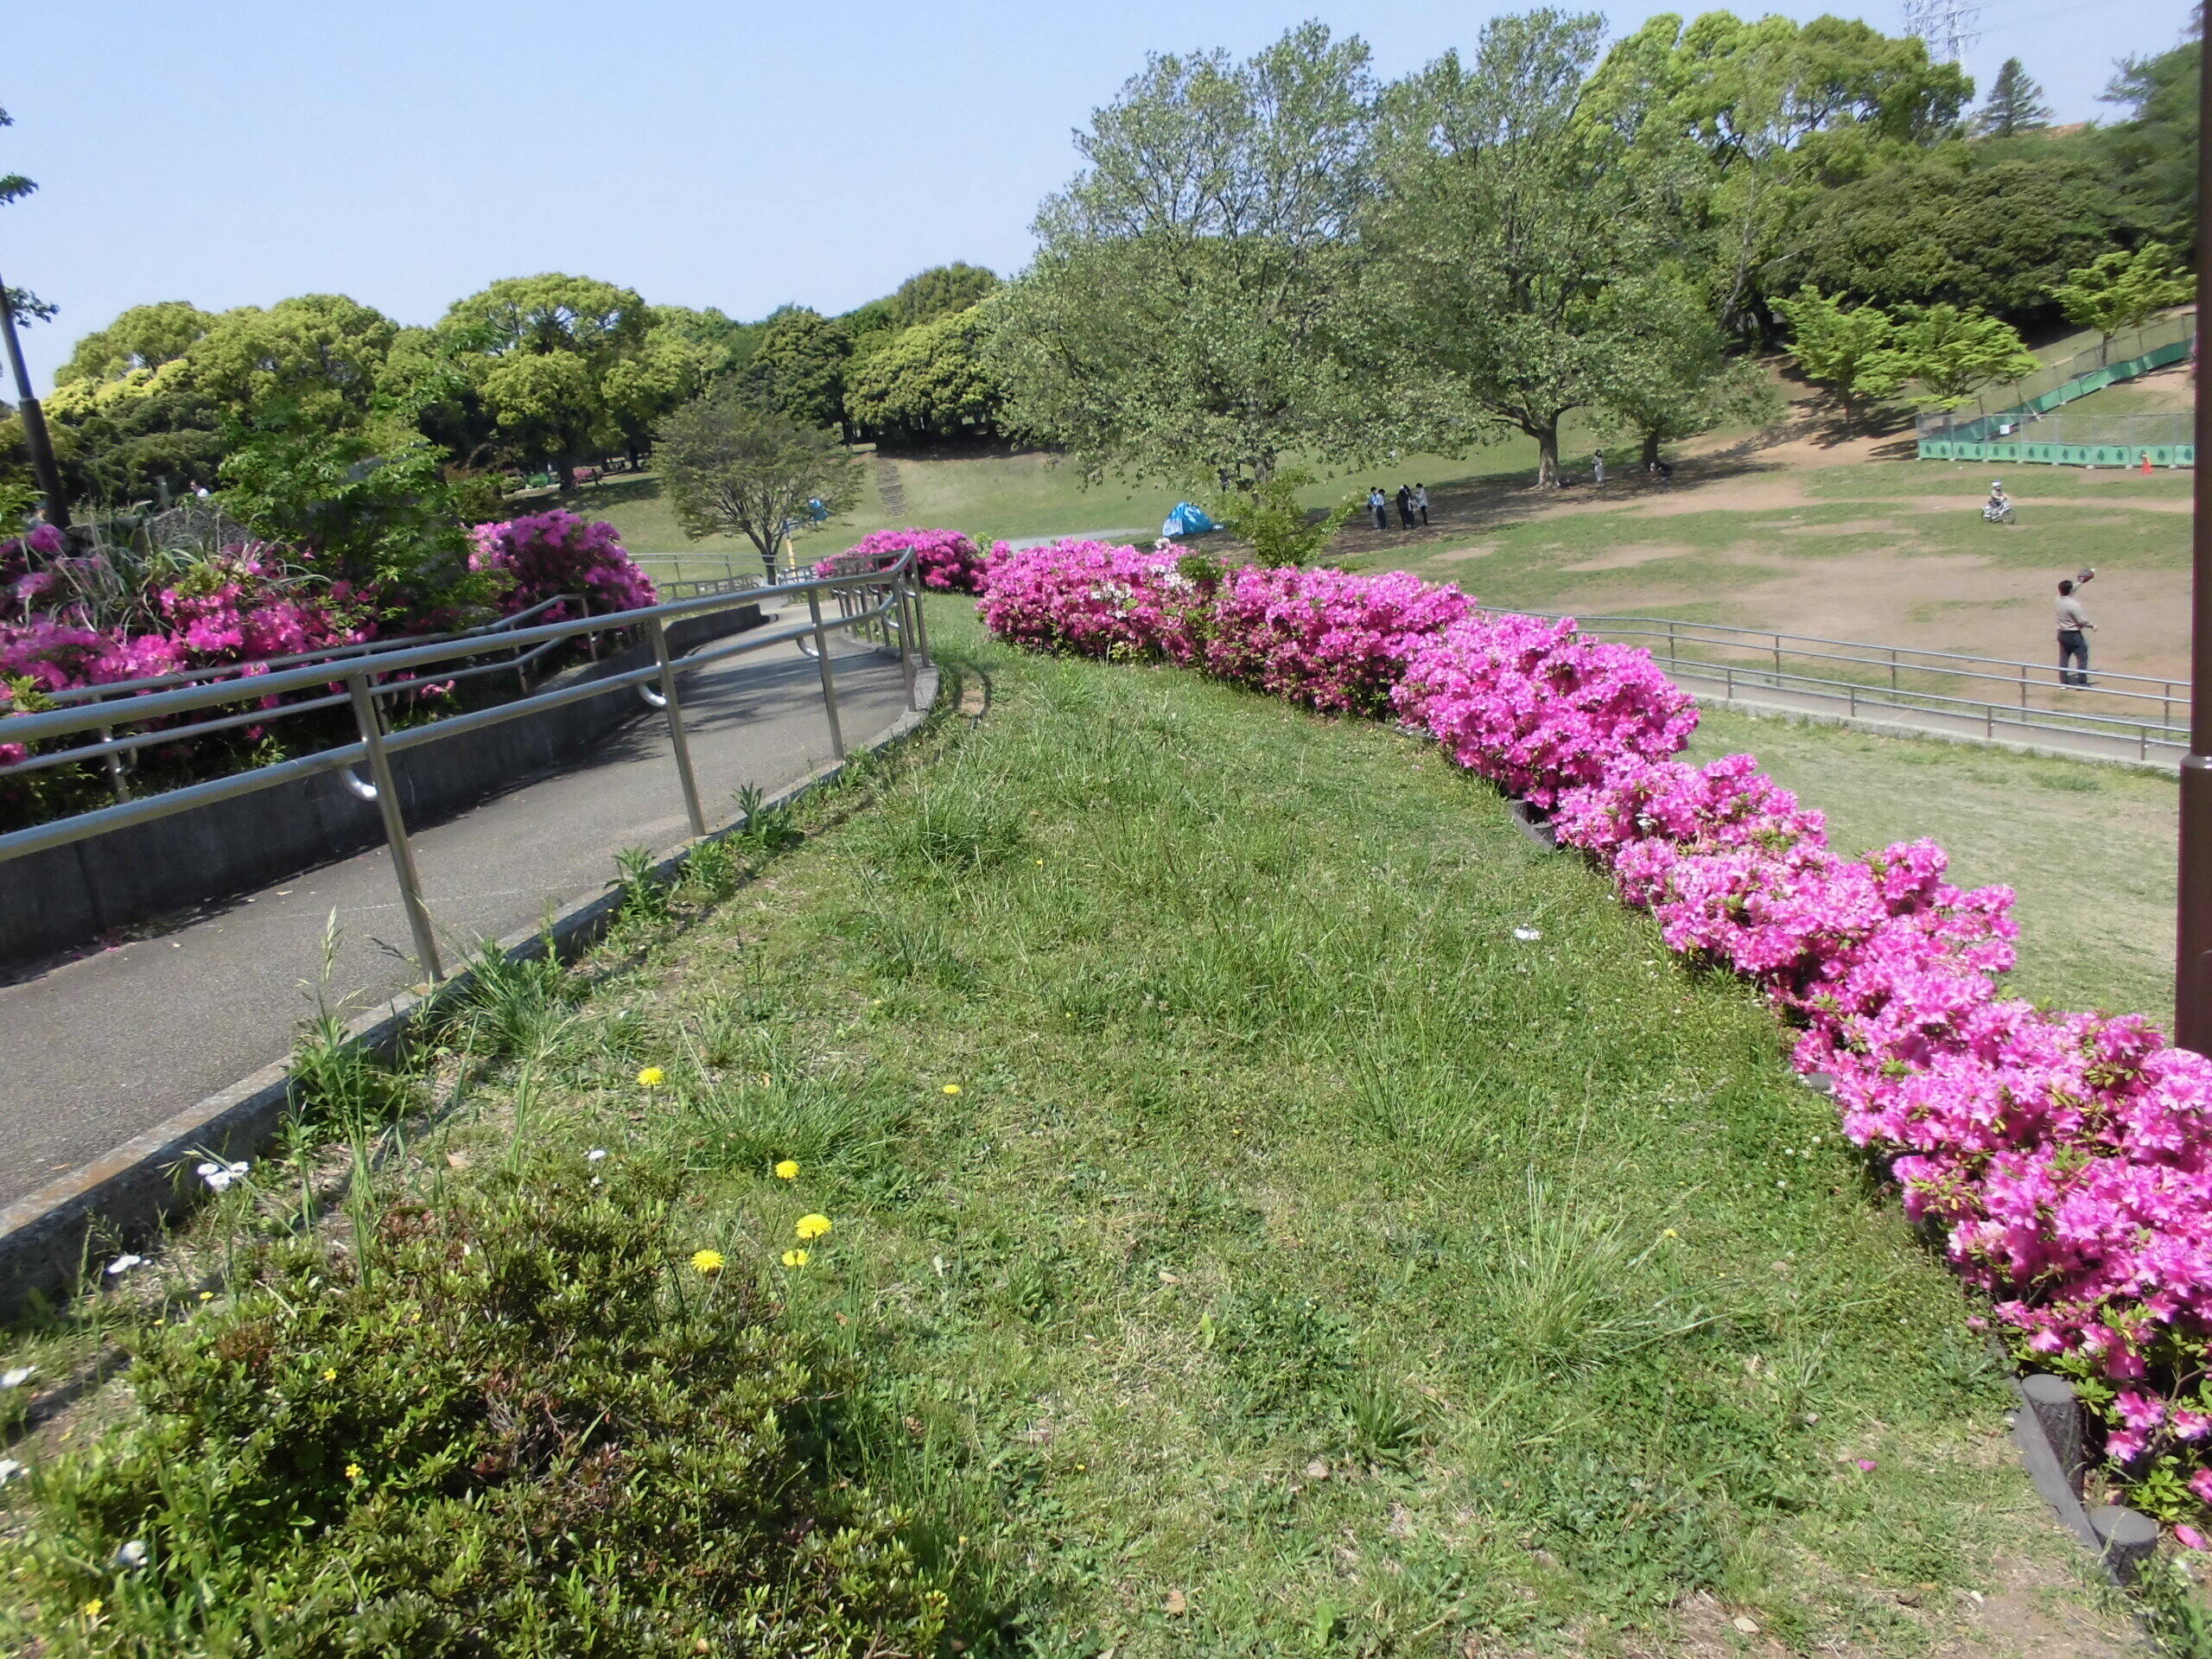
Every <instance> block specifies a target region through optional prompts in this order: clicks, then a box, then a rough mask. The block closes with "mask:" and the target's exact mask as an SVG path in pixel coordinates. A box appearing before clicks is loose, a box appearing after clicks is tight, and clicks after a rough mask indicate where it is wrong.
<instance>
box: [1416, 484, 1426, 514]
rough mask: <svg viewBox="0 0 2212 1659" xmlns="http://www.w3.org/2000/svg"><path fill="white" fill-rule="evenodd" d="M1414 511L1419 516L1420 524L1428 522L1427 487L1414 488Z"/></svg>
mask: <svg viewBox="0 0 2212 1659" xmlns="http://www.w3.org/2000/svg"><path fill="white" fill-rule="evenodd" d="M1414 512H1417V513H1419V514H1421V523H1423V524H1427V522H1428V486H1427V485H1424V484H1416V485H1414Z"/></svg>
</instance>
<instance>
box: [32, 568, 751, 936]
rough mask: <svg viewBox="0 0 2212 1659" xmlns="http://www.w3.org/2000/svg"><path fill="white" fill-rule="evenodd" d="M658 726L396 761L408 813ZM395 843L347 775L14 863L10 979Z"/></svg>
mask: <svg viewBox="0 0 2212 1659" xmlns="http://www.w3.org/2000/svg"><path fill="white" fill-rule="evenodd" d="M762 620H763V619H762V617H761V614H760V607H759V606H757V605H746V606H740V607H734V608H733V609H730V610H727V611H717V612H715V613H712V614H711V615H708V616H701V617H688V618H686V619H684V620H682V621H680V622H677V623H675V624H674V625H673V626H671V627H670V628H669V630H668V639H669V645H670V648H671V650H673V651H675V652H678V653H681V652H687V651H690V650H694V649H696V647H697V646H699V645H703V644H705V643H706V642H707V641H709V640H710V639H721V638H723V637H724V636H726V635H728V634H733V633H739V632H743V631H744V630H746V629H747V628H753V627H758V626H760V623H761V621H762ZM651 661H652V646H651V645H632V646H631V647H629V648H628V649H626V650H624V651H620V652H614V653H613V654H612V655H611V656H608V657H605V658H601V660H600V661H598V662H596V663H593V664H588V665H586V666H584V667H582V668H577V669H573V670H570V671H569V672H567V673H564V674H563V675H560V676H558V677H556V679H555V680H554V681H553V682H552V683H553V684H555V685H559V684H569V683H575V682H576V681H578V680H590V679H596V678H600V677H603V676H605V675H607V674H613V673H620V671H623V670H625V669H629V668H637V667H641V666H643V665H644V664H646V663H649V662H651ZM542 689H550V687H549V688H542ZM648 712H650V711H649V710H648V709H646V708H645V704H644V702H641V701H640V700H639V697H638V695H637V694H636V692H635V691H631V690H625V691H610V692H608V693H607V695H606V696H599V697H588V698H586V699H584V700H583V701H582V702H571V703H564V704H563V705H562V706H560V707H559V708H555V709H539V710H537V712H535V713H533V714H528V715H520V716H518V718H516V719H513V720H511V721H505V722H504V723H502V724H500V725H498V726H493V727H489V728H486V729H484V730H481V731H475V732H465V733H462V734H460V735H458V736H455V737H453V738H449V739H448V740H447V741H444V742H442V743H432V744H428V745H425V746H424V747H422V748H419V749H410V750H407V751H405V752H404V753H399V754H395V755H394V756H392V758H391V764H392V770H393V772H395V773H396V774H397V779H398V782H399V798H400V806H401V810H404V812H405V813H406V815H407V822H408V823H409V824H410V826H412V825H419V824H423V823H432V822H435V820H437V819H439V818H442V817H446V816H447V815H448V814H450V813H453V812H456V811H459V810H461V809H462V808H464V807H467V806H473V805H474V804H476V803H477V802H479V801H481V800H484V799H486V798H488V797H490V796H493V795H496V794H498V793H499V792H500V791H502V790H505V789H509V788H512V786H513V785H517V784H518V783H521V782H523V781H524V779H529V778H532V777H535V776H537V775H538V774H540V773H542V772H548V771H550V770H553V769H554V768H556V767H559V766H566V765H568V764H569V763H570V762H572V761H574V760H577V759H579V758H580V757H582V755H584V754H585V753H588V752H589V751H590V750H591V749H592V748H593V747H594V746H595V745H596V744H598V743H600V742H601V741H604V740H605V739H606V738H607V737H608V736H610V735H611V734H613V733H614V732H615V731H617V730H619V729H620V728H622V727H624V726H626V725H628V724H630V723H631V722H632V721H636V720H638V719H639V718H641V717H643V716H644V715H646V714H647V713H648ZM383 839H384V829H383V825H382V823H381V821H380V820H379V818H378V814H377V807H376V803H375V802H373V801H365V800H363V799H361V798H360V797H359V796H358V795H356V794H354V793H353V791H351V790H350V789H348V788H347V787H346V784H345V781H344V779H343V777H342V776H341V775H340V774H339V773H337V772H321V773H319V774H317V775H316V776H315V777H312V778H302V779H296V780H295V781H293V782H291V783H289V784H279V785H276V786H275V787H274V788H270V789H264V790H261V791H257V792H256V793H254V794H251V795H246V796H241V797H239V798H237V799H234V800H228V801H217V802H214V803H213V804H209V805H207V806H202V807H195V808H194V809H193V810H190V811H186V812H179V813H175V814H174V815H172V816H171V817H166V818H157V819H156V820H154V821H153V822H152V823H141V824H134V825H132V826H130V828H128V829H118V830H116V831H114V832H112V833H111V834H109V835H105V836H94V837H93V838H92V839H91V840H89V841H80V842H73V844H71V845H69V846H67V847H56V848H54V849H51V850H49V851H47V852H43V853H33V854H30V855H28V856H26V857H22V858H17V859H11V860H10V861H7V862H5V863H0V969H4V968H10V967H18V966H21V965H22V964H25V963H32V962H36V961H38V960H40V959H41V958H44V957H54V956H60V955H62V954H64V953H66V952H68V951H72V950H82V949H84V948H85V947H86V946H87V945H91V944H95V943H97V942H98V941H99V938H100V936H101V935H103V934H105V933H108V932H111V931H114V930H116V929H118V928H125V927H133V926H137V925H142V924H144V923H148V922H151V921H154V920H156V919H157V918H161V917H165V916H170V915H174V914H176V913H178V912H182V911H188V910H190V909H191V908H193V907H194V906H200V905H205V904H208V903H211V902H213V901H216V900H219V899H228V898H231V897H233V896H235V895H236V894H238V893H248V892H251V891H252V890H253V889H255V888H257V887H267V886H269V885H270V884H271V883H273V882H277V881H282V880H286V879H287V878H289V877H290V876H294V875H297V874H299V873H300V872H301V871H302V870H307V869H311V868H314V867H315V866H316V865H318V864H321V863H326V862H327V861H329V860H331V859H334V858H342V857H344V856H346V855H348V854H351V853H357V852H359V851H360V850H361V849H363V848H365V847H372V846H374V845H376V844H377V843H378V842H380V841H382V840H383Z"/></svg>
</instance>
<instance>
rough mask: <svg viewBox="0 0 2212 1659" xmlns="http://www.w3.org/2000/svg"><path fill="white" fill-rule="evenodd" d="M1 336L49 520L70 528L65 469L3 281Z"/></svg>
mask: <svg viewBox="0 0 2212 1659" xmlns="http://www.w3.org/2000/svg"><path fill="white" fill-rule="evenodd" d="M0 340H4V341H5V343H6V345H7V348H8V366H9V367H10V368H11V369H13V370H14V371H15V373H16V408H17V409H18V410H21V411H22V417H23V442H26V443H28V444H29V446H30V451H31V471H32V472H33V473H35V474H37V475H38V486H39V488H40V490H41V491H42V492H43V493H45V496H46V521H47V523H48V524H52V525H53V526H54V528H55V529H56V530H67V529H68V528H69V499H68V498H67V496H65V495H63V494H62V493H61V469H60V467H56V466H55V465H54V444H53V442H52V440H50V439H49V438H48V436H47V432H46V411H45V410H41V408H40V407H39V406H38V399H37V398H35V397H32V396H31V377H30V375H29V372H27V371H26V370H25V369H24V367H23V347H22V342H21V341H19V340H16V308H15V307H14V306H13V305H11V304H10V303H9V302H8V284H7V283H5V282H4V281H0Z"/></svg>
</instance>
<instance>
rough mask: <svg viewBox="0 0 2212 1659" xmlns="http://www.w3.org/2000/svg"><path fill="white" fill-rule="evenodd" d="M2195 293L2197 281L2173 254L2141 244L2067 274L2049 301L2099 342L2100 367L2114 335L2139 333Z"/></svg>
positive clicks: (2102, 256)
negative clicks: (2137, 329)
mask: <svg viewBox="0 0 2212 1659" xmlns="http://www.w3.org/2000/svg"><path fill="white" fill-rule="evenodd" d="M2195 293H2196V281H2195V279H2194V278H2192V277H2190V276H2189V275H2188V274H2187V273H2186V272H2184V271H2183V270H2182V269H2181V262H2180V261H2179V260H2178V259H2177V258H2176V257H2174V251H2173V250H2172V249H2171V248H2170V247H2168V246H2167V245H2165V244H2164V243H2163V242H2145V244H2144V245H2142V246H2141V247H2139V248H2137V249H2136V250H2135V251H2133V252H2132V253H2130V252H2125V251H2120V250H2118V249H2115V250H2113V251H2112V252H2110V253H2104V254H2100V255H2098V256H2097V257H2096V258H2094V259H2093V260H2091V261H2090V262H2089V263H2088V264H2087V265H2084V266H2083V267H2082V269H2081V270H2073V271H2069V272H2068V273H2067V275H2066V280H2065V281H2064V282H2063V283H2059V284H2058V285H2057V286H2056V288H2054V289H2052V290H2051V297H2052V298H2053V299H2055V300H2056V301H2057V302H2058V304H2059V308H2060V309H2061V310H2063V311H2064V312H2065V313H2066V320H2067V321H2069V322H2070V323H2072V324H2073V325H2074V326H2075V327H2076V328H2094V329H2095V330H2096V331H2097V333H2098V334H2099V335H2100V336H2101V340H2099V343H2098V346H2097V360H2098V361H2099V362H2102V361H2103V360H2104V358H2105V355H2106V353H2108V352H2110V351H2111V349H2112V340H2113V335H2114V334H2120V333H2122V332H2123V331H2125V330H2126V329H2129V328H2135V327H2140V326H2141V325H2142V324H2144V323H2146V322H2148V321H2150V320H2151V319H2152V317H2155V316H2157V315H2158V313H2159V312H2161V311H2163V310H2164V309H2165V308H2167V307H2168V306H2171V305H2179V304H2181V303H2182V302H2183V301H2185V300H2187V299H2188V298H2190V296H2192V295H2193V294H2195Z"/></svg>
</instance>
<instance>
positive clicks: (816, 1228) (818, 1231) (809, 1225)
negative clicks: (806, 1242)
mask: <svg viewBox="0 0 2212 1659" xmlns="http://www.w3.org/2000/svg"><path fill="white" fill-rule="evenodd" d="M795 1230H796V1231H797V1232H798V1236H800V1237H801V1238H820V1237H821V1236H823V1234H824V1233H826V1232H828V1231H829V1217H827V1216H823V1215H812V1216H801V1217H799V1218H798V1227H797V1228H796V1229H795Z"/></svg>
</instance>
